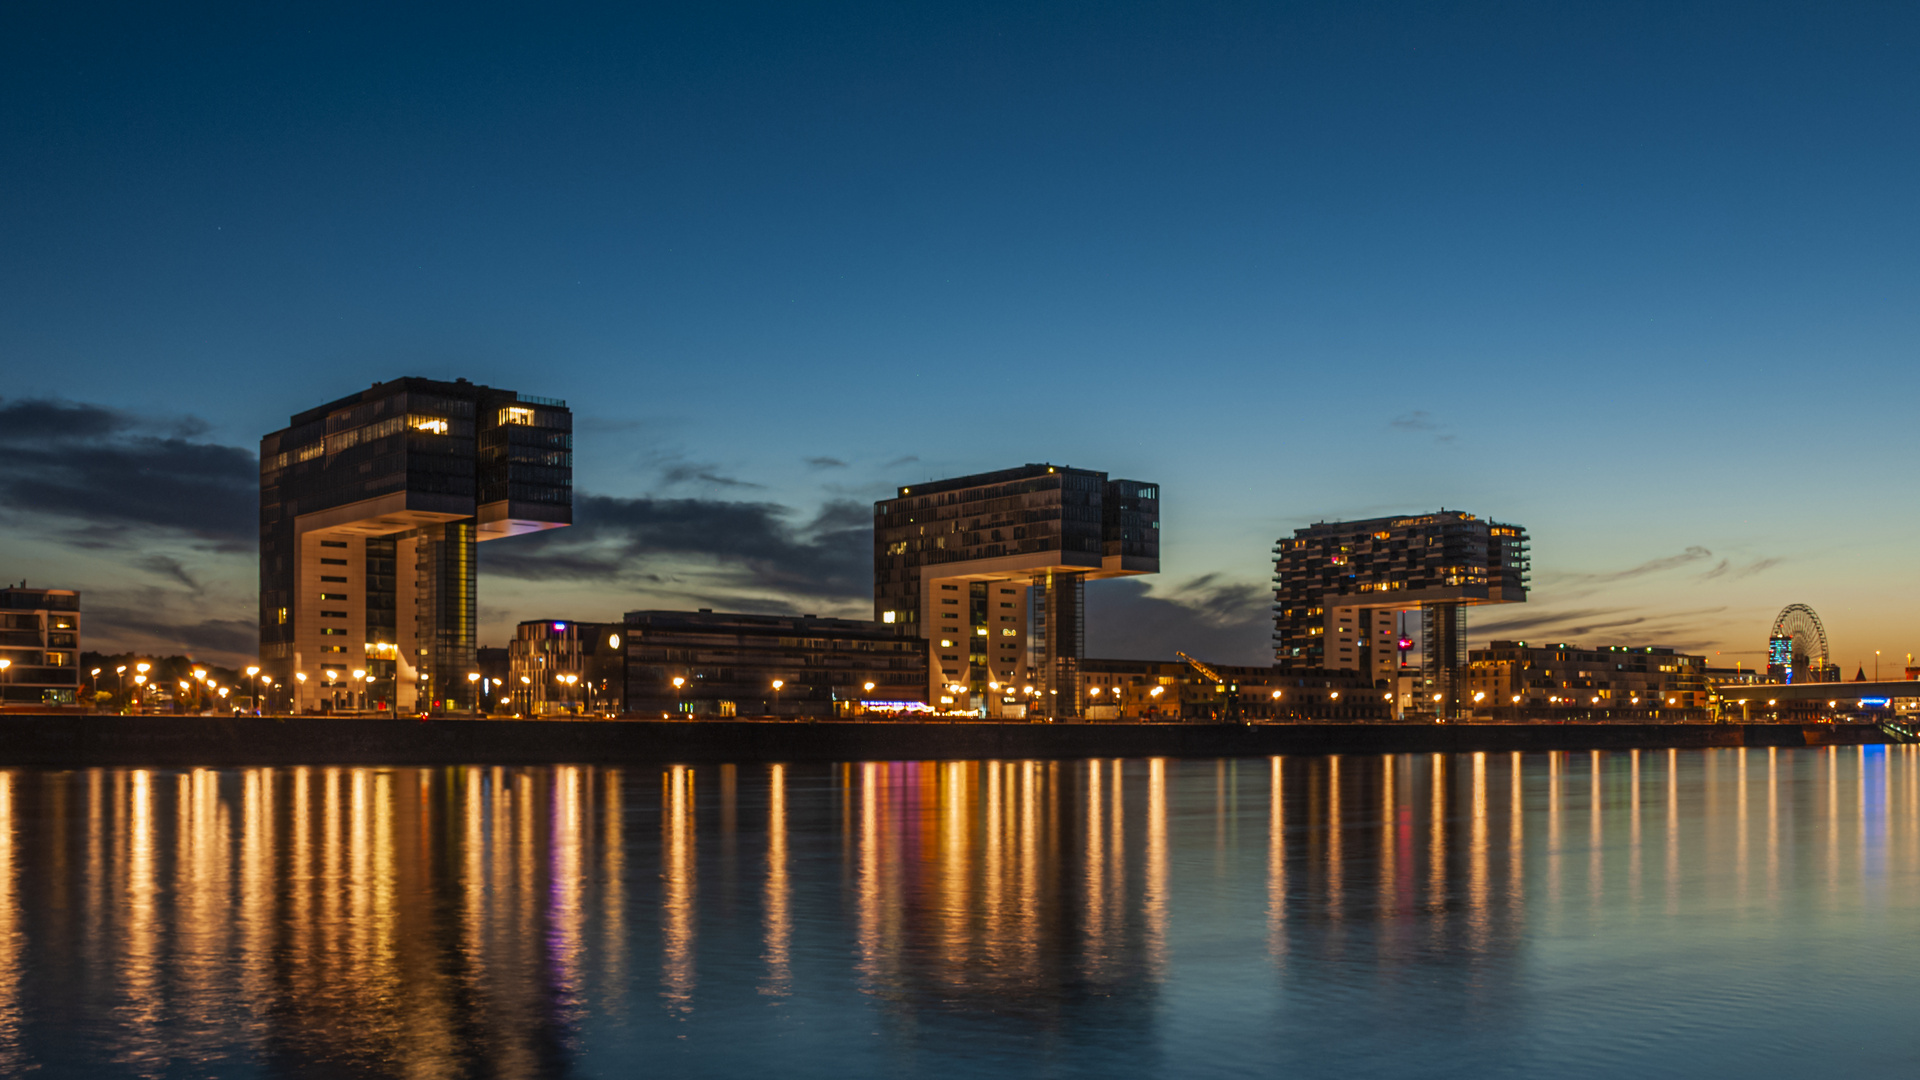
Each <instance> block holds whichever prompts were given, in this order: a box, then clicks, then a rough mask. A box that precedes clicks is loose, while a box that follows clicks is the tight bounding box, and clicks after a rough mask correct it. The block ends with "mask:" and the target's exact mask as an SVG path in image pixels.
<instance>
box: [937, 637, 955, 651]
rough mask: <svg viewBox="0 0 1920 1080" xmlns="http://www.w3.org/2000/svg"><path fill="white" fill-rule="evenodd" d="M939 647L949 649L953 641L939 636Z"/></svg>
mask: <svg viewBox="0 0 1920 1080" xmlns="http://www.w3.org/2000/svg"><path fill="white" fill-rule="evenodd" d="M940 647H941V648H943V649H951V648H953V642H952V641H950V640H948V639H946V638H941V639H940Z"/></svg>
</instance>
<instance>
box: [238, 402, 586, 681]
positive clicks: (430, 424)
mask: <svg viewBox="0 0 1920 1080" xmlns="http://www.w3.org/2000/svg"><path fill="white" fill-rule="evenodd" d="M572 522H573V414H572V413H571V412H569V411H568V409H567V406H566V402H563V401H552V400H548V399H545V398H536V397H528V396H524V395H521V394H516V393H515V392H513V391H511V390H499V389H495V388H493V387H488V386H477V385H475V384H473V383H470V382H468V381H466V380H465V379H457V380H455V381H453V382H440V381H437V380H433V379H419V378H405V379H395V380H393V381H392V382H385V383H376V384H374V386H373V387H372V389H369V390H363V391H361V392H360V393H358V394H354V395H352V396H350V397H345V398H341V399H340V400H338V401H334V402H330V403H328V404H326V405H322V406H319V407H318V408H315V409H309V410H307V411H306V412H303V413H299V414H296V415H295V416H293V417H292V418H291V419H290V420H289V421H288V425H287V427H285V428H283V429H282V430H280V431H276V432H274V433H272V434H270V435H268V436H266V437H265V438H263V439H261V440H260V661H261V666H262V668H263V669H264V670H265V671H266V673H267V674H268V675H270V676H271V677H272V678H273V680H274V686H275V687H276V691H275V693H274V696H273V700H274V701H275V702H276V703H277V704H280V705H287V704H291V705H292V706H293V707H294V708H297V709H303V710H304V709H314V708H341V709H346V708H368V709H382V708H384V709H394V710H399V711H411V710H415V709H426V708H433V707H436V703H438V707H441V708H451V707H458V708H468V707H471V705H472V704H473V702H472V698H471V695H472V694H473V693H474V688H473V686H472V685H471V684H470V682H469V680H468V679H467V677H466V676H467V674H468V673H469V672H471V671H474V670H476V669H475V667H474V664H475V655H474V625H475V600H476V597H475V581H476V578H477V570H478V567H477V564H476V562H475V550H474V547H475V545H476V544H477V543H478V542H480V541H483V540H497V539H500V538H503V537H509V536H516V535H519V534H521V533H528V532H536V531H539V530H542V529H554V528H560V527H562V526H565V525H569V524H571V523H572ZM356 673H358V674H356Z"/></svg>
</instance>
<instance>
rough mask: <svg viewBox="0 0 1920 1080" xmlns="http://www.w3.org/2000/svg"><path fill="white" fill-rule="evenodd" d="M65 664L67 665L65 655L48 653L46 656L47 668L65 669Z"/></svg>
mask: <svg viewBox="0 0 1920 1080" xmlns="http://www.w3.org/2000/svg"><path fill="white" fill-rule="evenodd" d="M66 663H67V654H66V653H61V652H50V653H48V654H47V666H48V667H65V666H66Z"/></svg>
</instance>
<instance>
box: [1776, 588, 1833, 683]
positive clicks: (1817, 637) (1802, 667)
mask: <svg viewBox="0 0 1920 1080" xmlns="http://www.w3.org/2000/svg"><path fill="white" fill-rule="evenodd" d="M1829 655H1830V654H1829V651H1828V649H1827V629H1826V627H1824V626H1821V625H1820V616H1818V615H1815V614H1814V613H1813V609H1812V608H1810V607H1808V606H1807V605H1805V604H1788V605H1787V606H1786V609H1785V610H1783V611H1781V612H1780V617H1779V618H1777V619H1775V620H1773V633H1772V634H1771V635H1769V637H1768V638H1767V665H1768V667H1769V668H1775V667H1778V668H1784V669H1786V671H1788V672H1805V671H1807V670H1808V668H1812V670H1814V671H1816V672H1818V671H1824V670H1826V667H1827V658H1828V656H1829Z"/></svg>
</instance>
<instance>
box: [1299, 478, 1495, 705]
mask: <svg viewBox="0 0 1920 1080" xmlns="http://www.w3.org/2000/svg"><path fill="white" fill-rule="evenodd" d="M1273 557H1274V559H1273V572H1274V577H1273V586H1274V589H1273V599H1274V615H1273V625H1274V634H1273V644H1274V661H1275V663H1276V664H1277V665H1278V666H1279V667H1280V668H1281V669H1282V670H1285V671H1302V672H1316V671H1327V672H1333V671H1352V672H1360V673H1362V674H1364V675H1366V676H1368V677H1369V678H1370V679H1371V681H1372V682H1373V684H1374V685H1375V686H1378V687H1380V688H1381V689H1382V691H1383V692H1387V691H1390V690H1392V688H1393V687H1394V684H1395V682H1396V680H1397V678H1398V676H1399V659H1398V658H1399V657H1400V655H1401V654H1402V651H1403V648H1404V646H1403V645H1402V636H1401V631H1400V617H1401V616H1402V615H1403V614H1405V613H1408V612H1412V611H1418V612H1419V613H1420V628H1421V656H1422V666H1423V668H1424V674H1425V679H1424V680H1423V681H1422V682H1423V686H1422V692H1421V693H1420V694H1419V695H1418V697H1419V699H1420V701H1421V705H1420V707H1419V708H1418V709H1417V710H1416V711H1420V712H1428V711H1436V712H1438V713H1439V714H1440V715H1442V716H1459V715H1463V712H1462V710H1463V706H1462V704H1461V700H1462V698H1461V694H1460V692H1459V689H1460V686H1461V682H1462V672H1463V671H1464V670H1465V668H1466V666H1467V651H1466V641H1467V638H1466V619H1465V612H1464V609H1465V608H1466V607H1468V606H1470V605H1474V604H1511V603H1518V602H1520V601H1524V600H1525V599H1526V598H1527V570H1528V564H1527V533H1526V530H1525V529H1523V528H1521V527H1520V526H1518V525H1503V524H1501V523H1500V522H1497V521H1485V520H1482V519H1480V518H1477V517H1474V516H1473V515H1472V514H1466V513H1461V512H1460V511H1457V510H1441V511H1439V512H1438V513H1433V514H1417V515H1412V516H1404V517H1383V518H1369V519H1367V520H1365V521H1347V522H1333V523H1327V522H1321V523H1319V524H1316V525H1311V526H1309V527H1307V528H1304V529H1296V530H1294V534H1293V535H1292V536H1291V537H1282V538H1281V539H1280V540H1278V541H1277V542H1276V543H1275V545H1274V549H1273ZM1436 695H1437V700H1436Z"/></svg>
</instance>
